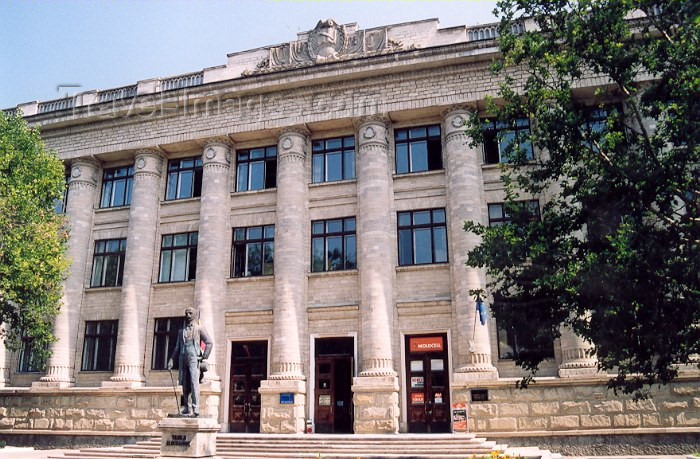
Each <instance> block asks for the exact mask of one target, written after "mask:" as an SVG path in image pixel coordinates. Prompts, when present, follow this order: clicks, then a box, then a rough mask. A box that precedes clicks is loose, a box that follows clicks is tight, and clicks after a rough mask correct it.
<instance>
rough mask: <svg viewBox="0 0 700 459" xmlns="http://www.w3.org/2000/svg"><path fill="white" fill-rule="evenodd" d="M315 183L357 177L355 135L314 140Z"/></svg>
mask: <svg viewBox="0 0 700 459" xmlns="http://www.w3.org/2000/svg"><path fill="white" fill-rule="evenodd" d="M312 150H313V159H312V162H313V180H312V181H313V183H320V182H334V181H337V180H347V179H354V178H355V137H354V136H348V137H336V138H333V139H326V140H314V141H313V148H312Z"/></svg>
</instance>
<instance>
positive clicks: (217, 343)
mask: <svg viewBox="0 0 700 459" xmlns="http://www.w3.org/2000/svg"><path fill="white" fill-rule="evenodd" d="M202 165H203V172H202V198H201V204H200V208H199V209H200V210H199V242H198V244H197V276H196V281H195V288H194V301H195V304H196V305H197V307H198V308H199V317H200V321H201V323H202V325H203V326H204V328H206V330H207V331H208V332H209V333H210V334H211V335H212V339H213V340H214V349H213V351H212V353H211V357H210V358H209V371H207V372H206V373H205V374H204V375H205V376H204V377H205V381H210V382H211V383H212V385H213V386H214V387H213V388H217V386H218V387H219V388H220V386H221V383H220V381H221V377H220V375H221V370H222V368H224V365H223V363H224V359H225V358H226V344H225V343H224V342H223V339H224V333H223V331H224V330H223V323H224V321H223V318H224V305H225V304H226V278H227V277H228V271H229V269H228V263H227V260H228V251H227V250H226V247H229V244H230V241H231V231H230V229H229V215H230V213H231V198H230V193H229V190H228V175H229V169H230V165H231V144H230V142H229V141H228V140H227V139H225V138H223V139H210V140H208V141H207V142H205V144H204V152H203V154H202Z"/></svg>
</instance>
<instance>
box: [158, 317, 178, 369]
mask: <svg viewBox="0 0 700 459" xmlns="http://www.w3.org/2000/svg"><path fill="white" fill-rule="evenodd" d="M184 324H185V319H184V318H183V317H164V318H160V319H156V324H155V329H154V330H153V356H152V357H151V370H167V368H168V359H170V356H171V355H172V354H173V349H175V344H176V343H177V332H178V331H179V330H181V329H182V327H183V326H184ZM173 364H174V367H173V368H177V367H178V362H177V359H176V360H175V361H174V362H173Z"/></svg>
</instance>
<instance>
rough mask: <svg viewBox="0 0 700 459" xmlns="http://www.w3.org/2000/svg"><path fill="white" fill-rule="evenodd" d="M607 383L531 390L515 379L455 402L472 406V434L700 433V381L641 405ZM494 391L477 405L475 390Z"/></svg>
mask: <svg viewBox="0 0 700 459" xmlns="http://www.w3.org/2000/svg"><path fill="white" fill-rule="evenodd" d="M606 381H607V379H603V378H600V377H595V378H588V379H567V380H564V379H551V380H550V379H542V380H538V381H537V382H535V383H531V384H530V386H529V387H528V388H527V389H518V388H516V387H515V380H511V381H505V380H499V381H493V382H487V381H482V382H477V383H474V384H470V385H469V386H466V385H465V386H460V387H454V388H453V402H455V403H466V404H467V406H468V407H469V430H470V431H472V432H479V433H484V434H485V435H487V436H488V433H489V432H493V433H498V434H506V433H523V434H532V433H535V432H540V431H542V432H582V431H600V432H601V433H604V432H608V433H610V432H611V431H612V430H614V431H615V432H616V433H621V432H624V431H630V432H634V431H637V432H639V431H641V430H646V429H649V430H658V429H660V428H662V429H668V428H671V429H670V430H673V429H674V428H682V429H684V430H685V429H687V428H691V429H693V428H695V429H697V431H698V432H700V378H697V377H694V378H680V379H678V380H677V381H676V382H674V383H671V384H669V385H666V386H662V387H661V388H655V389H654V390H653V392H652V398H650V399H648V400H642V401H638V402H635V401H633V400H632V398H631V397H628V396H615V394H614V393H613V391H612V390H608V389H607V387H606V385H605V383H606ZM473 388H475V389H476V388H478V389H488V392H489V399H488V401H481V402H472V401H471V393H470V390H471V389H473Z"/></svg>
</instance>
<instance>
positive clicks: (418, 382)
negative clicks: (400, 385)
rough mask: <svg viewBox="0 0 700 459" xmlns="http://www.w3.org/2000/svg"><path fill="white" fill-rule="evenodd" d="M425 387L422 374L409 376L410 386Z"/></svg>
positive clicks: (413, 387)
mask: <svg viewBox="0 0 700 459" xmlns="http://www.w3.org/2000/svg"><path fill="white" fill-rule="evenodd" d="M421 387H425V379H424V378H423V377H422V376H411V388H412V389H415V388H421Z"/></svg>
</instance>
